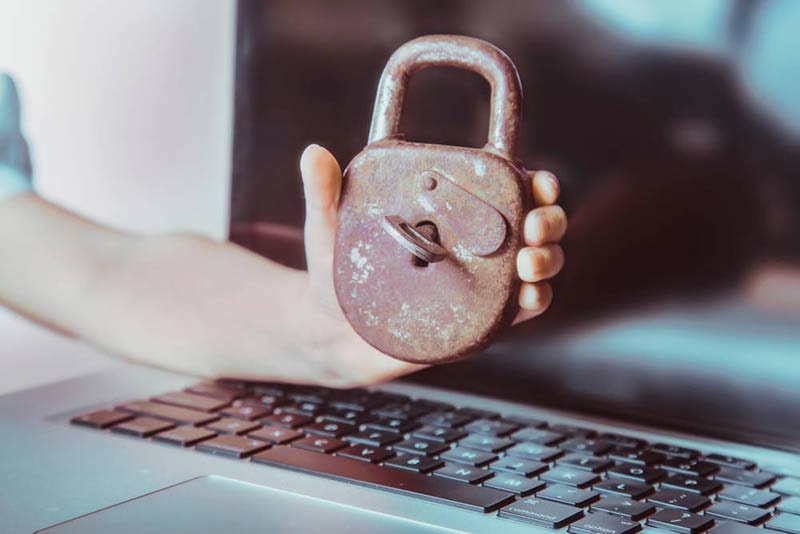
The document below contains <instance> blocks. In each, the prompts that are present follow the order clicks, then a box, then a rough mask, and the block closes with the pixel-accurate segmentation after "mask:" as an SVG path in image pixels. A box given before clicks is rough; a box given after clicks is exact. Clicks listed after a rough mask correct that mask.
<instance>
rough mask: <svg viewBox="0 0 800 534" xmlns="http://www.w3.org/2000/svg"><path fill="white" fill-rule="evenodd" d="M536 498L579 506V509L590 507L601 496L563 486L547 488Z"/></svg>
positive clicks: (555, 485) (557, 485)
mask: <svg viewBox="0 0 800 534" xmlns="http://www.w3.org/2000/svg"><path fill="white" fill-rule="evenodd" d="M536 496H537V497H539V498H542V499H547V500H548V501H555V502H560V503H561V504H569V505H570V506H577V507H578V508H583V507H584V506H588V505H589V504H591V503H593V502H595V501H596V500H598V499H599V498H600V494H599V493H597V492H596V491H592V490H588V489H579V488H573V487H572V486H565V485H563V484H553V485H550V486H547V488H545V489H544V490H542V491H540V492H539V493H537V494H536Z"/></svg>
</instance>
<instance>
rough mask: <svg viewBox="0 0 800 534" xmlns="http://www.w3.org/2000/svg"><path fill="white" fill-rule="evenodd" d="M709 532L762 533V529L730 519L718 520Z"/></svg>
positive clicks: (722, 533) (719, 533) (717, 533)
mask: <svg viewBox="0 0 800 534" xmlns="http://www.w3.org/2000/svg"><path fill="white" fill-rule="evenodd" d="M711 532H712V534H759V533H761V534H764V530H763V529H760V528H757V527H750V526H747V525H743V524H742V523H734V522H732V521H719V522H718V523H717V526H715V527H714V528H713V529H712V530H711Z"/></svg>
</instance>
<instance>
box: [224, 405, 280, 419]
mask: <svg viewBox="0 0 800 534" xmlns="http://www.w3.org/2000/svg"><path fill="white" fill-rule="evenodd" d="M271 412H272V410H270V409H269V408H266V407H264V406H252V405H248V404H241V405H239V406H229V407H228V408H225V409H224V410H222V411H221V412H220V413H221V414H222V415H223V416H225V417H234V418H236V419H244V420H245V421H254V420H255V419H260V418H262V417H265V416H267V415H269V414H270V413H271Z"/></svg>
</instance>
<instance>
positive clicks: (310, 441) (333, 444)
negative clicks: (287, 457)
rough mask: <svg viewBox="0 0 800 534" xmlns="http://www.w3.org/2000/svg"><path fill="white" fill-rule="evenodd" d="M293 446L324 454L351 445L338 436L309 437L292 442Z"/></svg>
mask: <svg viewBox="0 0 800 534" xmlns="http://www.w3.org/2000/svg"><path fill="white" fill-rule="evenodd" d="M290 445H291V446H292V447H297V448H299V449H305V450H307V451H314V452H321V453H323V454H330V453H332V452H333V451H337V450H339V449H343V448H345V447H347V446H348V445H349V443H347V442H346V441H342V440H340V439H336V438H321V437H316V436H314V437H308V438H304V439H298V440H297V441H293V442H291V443H290Z"/></svg>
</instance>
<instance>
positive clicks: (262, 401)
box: [233, 395, 289, 411]
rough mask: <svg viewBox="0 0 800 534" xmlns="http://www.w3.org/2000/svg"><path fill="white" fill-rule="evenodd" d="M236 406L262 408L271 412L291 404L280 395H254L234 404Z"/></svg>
mask: <svg viewBox="0 0 800 534" xmlns="http://www.w3.org/2000/svg"><path fill="white" fill-rule="evenodd" d="M233 404H234V406H261V407H263V408H267V409H269V410H270V411H272V410H274V409H275V408H278V407H280V406H283V405H285V404H289V400H288V399H285V398H283V397H281V396H278V395H254V396H251V397H244V398H241V399H238V400H235V401H234V402H233Z"/></svg>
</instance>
